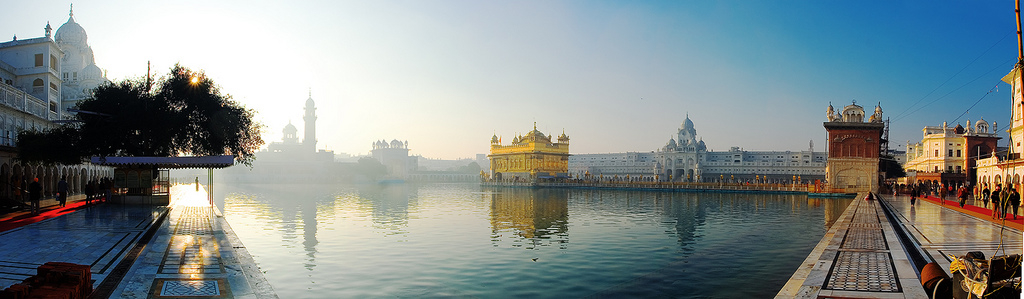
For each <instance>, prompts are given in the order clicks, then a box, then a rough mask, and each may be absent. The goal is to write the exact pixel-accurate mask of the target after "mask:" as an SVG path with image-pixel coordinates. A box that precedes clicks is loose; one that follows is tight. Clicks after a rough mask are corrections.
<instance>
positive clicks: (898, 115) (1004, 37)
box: [895, 32, 1017, 120]
mask: <svg viewBox="0 0 1024 299" xmlns="http://www.w3.org/2000/svg"><path fill="white" fill-rule="evenodd" d="M1014 33H1017V32H1009V33H1007V34H1006V35H1004V36H1003V38H1000V39H999V41H997V42H995V43H994V44H992V46H989V47H988V49H985V51H984V52H981V54H979V55H978V57H975V58H974V60H971V62H969V63H967V65H965V66H964V67H963V68H961V69H960V70H959V71H957V72H956V73H955V74H953V75H952V76H950V77H949V78H948V79H946V81H943V82H942V84H939V86H936V87H935V89H932V91H930V92H928V94H926V95H924V96H923V97H921V98H920V99H918V100H917V101H916V102H914V104H912V105H910V106H907V109H903V111H902V112H900V113H898V114H896V116H895V118H896V119H897V120H898V119H900V118H902V117H903V116H905V115H904V114H905V113H907V111H908V110H910V109H911V108H914V106H917V104H919V103H921V101H924V99H926V98H928V96H930V95H932V93H935V91H937V90H939V88H942V86H945V85H946V83H949V81H950V80H953V78H955V77H956V76H957V75H960V73H961V72H963V71H964V70H966V69H967V67H969V66H971V65H973V64H974V62H976V61H978V59H980V58H981V57H982V56H985V53H988V51H990V50H992V48H995V47H996V46H997V45H999V43H1001V42H1003V40H1005V39H1006V37H1008V36H1010V35H1011V34H1014ZM933 102H934V101H933ZM918 110H920V109H918ZM914 112H917V110H914ZM914 112H910V113H914Z"/></svg>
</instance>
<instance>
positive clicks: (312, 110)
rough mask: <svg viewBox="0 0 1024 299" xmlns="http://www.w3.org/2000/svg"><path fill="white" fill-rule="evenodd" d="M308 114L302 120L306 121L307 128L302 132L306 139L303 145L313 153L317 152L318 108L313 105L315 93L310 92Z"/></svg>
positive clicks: (307, 106)
mask: <svg viewBox="0 0 1024 299" xmlns="http://www.w3.org/2000/svg"><path fill="white" fill-rule="evenodd" d="M305 109H306V113H305V114H304V115H303V116H302V120H304V121H306V127H305V128H304V129H303V130H302V132H303V134H305V137H304V138H303V139H302V144H303V145H305V146H306V147H308V148H309V149H310V150H311V151H316V106H315V105H314V104H313V92H312V91H310V92H309V99H307V100H306V108H305Z"/></svg>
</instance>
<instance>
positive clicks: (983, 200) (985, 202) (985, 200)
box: [981, 183, 992, 209]
mask: <svg viewBox="0 0 1024 299" xmlns="http://www.w3.org/2000/svg"><path fill="white" fill-rule="evenodd" d="M984 186H985V189H982V190H981V203H982V204H983V205H984V206H982V207H983V208H986V209H988V197H989V195H992V190H989V189H988V183H985V185H984Z"/></svg>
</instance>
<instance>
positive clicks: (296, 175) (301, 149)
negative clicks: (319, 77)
mask: <svg viewBox="0 0 1024 299" xmlns="http://www.w3.org/2000/svg"><path fill="white" fill-rule="evenodd" d="M303 109H304V111H305V113H304V114H303V120H304V121H305V127H304V128H303V133H305V135H304V138H303V140H302V142H300V141H299V137H298V136H299V135H298V129H297V128H296V127H295V125H292V123H291V122H288V124H287V125H285V126H284V129H282V130H281V133H283V137H282V138H281V141H276V142H271V143H270V144H267V148H266V149H264V150H261V151H259V152H257V153H256V160H255V161H253V165H252V169H249V168H246V167H232V168H228V169H226V170H224V171H225V173H226V174H228V175H229V178H227V179H226V180H227V181H241V182H265V183H297V182H334V181H337V180H338V174H337V169H336V168H337V163H335V162H334V152H332V151H329V150H325V149H320V150H317V149H316V135H315V134H316V112H315V111H316V104H315V103H314V102H313V96H312V94H310V97H309V98H308V99H306V103H305V106H304V108H303Z"/></svg>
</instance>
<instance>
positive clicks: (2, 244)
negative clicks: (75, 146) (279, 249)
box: [0, 185, 277, 298]
mask: <svg viewBox="0 0 1024 299" xmlns="http://www.w3.org/2000/svg"><path fill="white" fill-rule="evenodd" d="M192 190H195V189H194V187H192V186H191V185H185V186H181V187H177V186H176V187H175V188H172V192H177V193H176V194H172V198H177V199H179V200H176V201H175V202H173V203H172V204H171V205H170V206H169V207H159V206H133V205H115V204H100V205H93V206H87V207H84V208H81V209H79V210H77V211H74V212H70V213H67V214H63V215H60V216H57V217H54V218H50V219H45V220H40V221H37V222H34V223H31V224H27V225H24V226H21V227H17V228H13V229H10V230H7V231H3V232H0V289H3V288H6V287H8V286H10V285H12V284H15V283H18V282H21V281H22V280H24V279H25V278H28V277H29V276H32V275H34V274H35V273H36V268H37V267H38V266H39V265H42V264H44V263H46V262H68V263H75V264H83V265H89V266H90V267H91V272H92V278H93V281H92V284H93V288H94V289H95V291H94V292H93V294H92V297H93V298H108V297H109V298H277V294H276V293H275V292H274V290H273V288H272V287H271V286H270V284H269V283H268V282H267V280H266V278H265V277H264V276H263V273H262V272H260V270H259V268H258V266H257V265H256V263H255V261H254V260H253V259H252V256H251V255H249V253H248V251H247V250H246V249H245V246H244V245H242V242H241V241H240V240H239V239H238V237H237V236H236V235H235V234H234V232H233V231H232V230H231V227H230V225H228V223H227V222H226V221H225V220H224V218H223V217H221V216H220V215H219V212H218V211H217V210H216V208H214V207H211V206H210V205H209V203H208V202H206V198H205V197H206V195H205V194H206V193H205V191H204V190H202V188H199V189H198V190H196V191H192ZM5 219H7V220H8V221H9V220H10V219H12V217H7V218H5ZM0 221H4V219H0Z"/></svg>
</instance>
